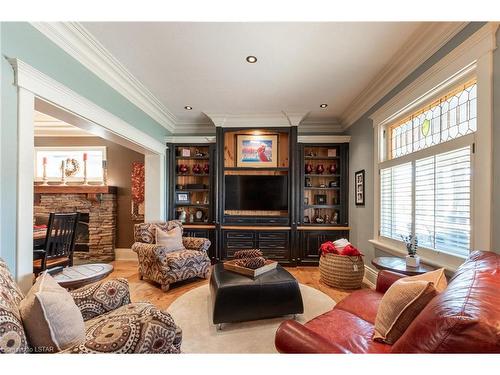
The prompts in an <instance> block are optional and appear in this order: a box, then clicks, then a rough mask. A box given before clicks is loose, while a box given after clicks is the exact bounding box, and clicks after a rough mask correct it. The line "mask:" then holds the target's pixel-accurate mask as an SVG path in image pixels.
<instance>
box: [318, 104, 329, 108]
mask: <svg viewBox="0 0 500 375" xmlns="http://www.w3.org/2000/svg"><path fill="white" fill-rule="evenodd" d="M319 107H320V108H326V107H328V104H320V105H319Z"/></svg>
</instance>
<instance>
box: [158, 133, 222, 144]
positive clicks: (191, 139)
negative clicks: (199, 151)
mask: <svg viewBox="0 0 500 375" xmlns="http://www.w3.org/2000/svg"><path fill="white" fill-rule="evenodd" d="M215 141H216V139H215V135H207V136H205V135H174V136H169V137H166V138H165V142H166V143H215Z"/></svg>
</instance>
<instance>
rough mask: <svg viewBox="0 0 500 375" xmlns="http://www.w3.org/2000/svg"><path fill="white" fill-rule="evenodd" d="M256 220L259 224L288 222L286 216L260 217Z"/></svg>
mask: <svg viewBox="0 0 500 375" xmlns="http://www.w3.org/2000/svg"><path fill="white" fill-rule="evenodd" d="M257 222H258V223H259V224H270V225H275V224H288V218H287V217H270V218H261V219H257Z"/></svg>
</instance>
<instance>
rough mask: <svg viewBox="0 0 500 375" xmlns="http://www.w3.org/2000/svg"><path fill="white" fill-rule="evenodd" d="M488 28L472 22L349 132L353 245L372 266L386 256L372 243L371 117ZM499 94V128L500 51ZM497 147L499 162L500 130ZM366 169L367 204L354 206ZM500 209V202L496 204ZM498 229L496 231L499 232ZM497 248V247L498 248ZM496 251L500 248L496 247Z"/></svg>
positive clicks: (498, 224) (498, 225)
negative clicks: (357, 178) (358, 177)
mask: <svg viewBox="0 0 500 375" xmlns="http://www.w3.org/2000/svg"><path fill="white" fill-rule="evenodd" d="M483 25H484V22H471V23H469V24H468V25H467V26H466V27H465V28H464V29H463V30H462V31H460V33H458V34H457V35H456V36H455V37H453V38H452V39H451V40H450V41H449V42H448V43H447V44H446V45H444V46H443V47H442V48H441V49H440V50H439V51H437V52H436V53H435V54H434V55H432V56H431V57H430V58H429V59H427V61H425V62H424V63H423V64H422V65H420V66H419V67H418V68H417V69H415V71H413V72H412V73H411V74H410V75H409V76H408V77H407V78H405V79H404V80H403V81H402V82H401V83H400V84H399V85H397V86H396V87H395V88H394V89H393V90H392V91H391V92H389V93H388V94H387V95H386V96H384V97H383V98H382V99H381V100H380V101H379V102H377V104H375V105H374V106H373V107H372V108H370V110H369V111H368V112H366V113H365V114H364V115H363V116H362V117H361V118H360V119H359V120H357V121H356V122H355V123H354V124H353V125H352V126H351V127H350V128H349V129H348V131H347V133H348V134H349V135H351V143H350V146H349V147H350V149H349V178H350V180H349V183H350V194H349V225H350V226H351V228H352V229H351V242H352V243H353V244H354V245H355V246H356V247H358V248H359V249H360V250H361V251H362V252H363V253H364V254H365V264H367V265H370V264H371V260H372V259H373V258H374V257H375V256H380V255H383V253H382V252H381V251H379V250H376V251H375V249H374V248H373V246H372V245H371V244H370V243H369V242H368V241H369V240H370V239H372V238H373V217H374V212H373V172H374V171H373V157H374V156H373V124H372V121H371V120H370V119H369V118H368V117H369V116H371V115H372V114H373V113H374V112H375V111H376V110H377V109H379V108H380V107H381V106H383V105H384V104H385V103H387V102H388V101H389V100H390V99H392V98H393V97H394V96H395V95H396V94H398V93H399V92H400V91H401V90H403V89H404V88H405V87H406V86H408V85H409V84H410V83H412V82H413V81H414V80H415V79H417V78H418V77H419V76H420V75H421V74H422V73H424V72H425V71H426V70H428V69H429V68H430V67H432V66H433V65H434V64H436V63H437V62H438V61H440V60H441V59H442V58H443V57H444V56H446V55H447V54H448V53H449V52H450V51H452V50H453V49H454V48H456V47H457V46H458V45H459V44H461V43H462V42H463V41H464V40H466V39H467V38H468V37H469V36H471V35H472V34H473V33H474V32H476V31H477V30H478V29H479V28H481V27H482V26H483ZM495 56H496V60H495V79H496V81H495V93H497V97H496V99H495V107H496V112H495V124H496V127H498V126H499V121H500V106H499V105H498V96H499V95H500V86H499V84H500V77H499V74H500V52H499V50H497V51H496V53H495ZM495 143H496V144H497V147H495V150H496V154H495V159H494V161H495V160H499V159H498V156H500V155H499V154H498V153H499V152H500V150H499V148H500V131H499V130H497V131H496V133H495ZM494 168H495V171H497V172H498V173H496V176H495V177H496V179H495V181H496V183H497V184H496V187H495V190H494V191H495V195H494V196H498V193H500V163H495V162H494ZM361 169H364V170H365V176H366V177H365V178H366V185H365V186H366V198H365V201H366V205H365V206H356V205H355V204H354V194H353V188H352V186H353V185H352V184H353V182H354V173H355V172H356V171H358V170H361ZM495 203H496V205H497V206H498V207H499V208H500V202H498V201H497V202H495ZM497 211H498V210H497ZM495 229H496V230H495ZM498 229H500V214H497V218H496V219H495V221H494V233H496V237H497V238H495V241H494V244H495V243H496V244H497V245H500V232H499V230H498ZM495 246H496V245H495ZM495 248H498V246H496V247H495Z"/></svg>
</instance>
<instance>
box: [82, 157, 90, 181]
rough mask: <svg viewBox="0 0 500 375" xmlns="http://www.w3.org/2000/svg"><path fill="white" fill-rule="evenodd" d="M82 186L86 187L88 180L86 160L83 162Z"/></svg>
mask: <svg viewBox="0 0 500 375" xmlns="http://www.w3.org/2000/svg"><path fill="white" fill-rule="evenodd" d="M83 184H84V185H88V184H89V180H88V178H87V159H84V160H83Z"/></svg>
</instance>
